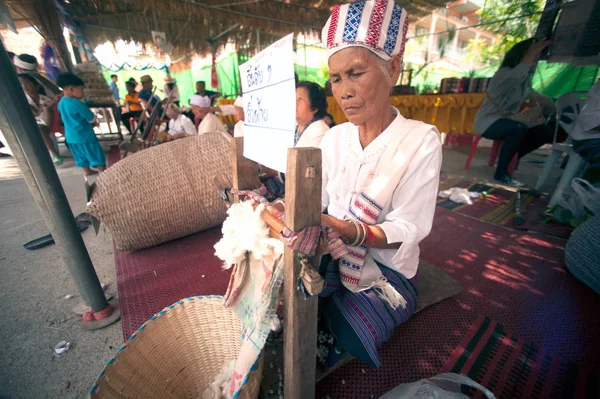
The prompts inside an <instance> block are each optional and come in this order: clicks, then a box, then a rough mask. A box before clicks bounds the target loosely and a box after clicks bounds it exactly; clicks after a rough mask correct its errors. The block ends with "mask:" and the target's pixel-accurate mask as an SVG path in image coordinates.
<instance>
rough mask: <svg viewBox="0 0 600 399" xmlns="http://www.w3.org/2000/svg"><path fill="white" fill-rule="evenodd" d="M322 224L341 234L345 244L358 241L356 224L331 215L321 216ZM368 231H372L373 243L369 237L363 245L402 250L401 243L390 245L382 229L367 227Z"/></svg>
mask: <svg viewBox="0 0 600 399" xmlns="http://www.w3.org/2000/svg"><path fill="white" fill-rule="evenodd" d="M321 224H322V225H324V226H329V227H331V228H332V229H333V230H335V231H337V232H338V233H340V235H341V236H342V239H343V240H344V241H345V242H350V243H352V242H354V241H356V227H355V226H354V224H352V223H349V222H348V221H345V220H340V219H337V218H335V217H333V216H329V215H321ZM367 229H369V230H370V233H371V239H372V242H369V237H367V238H366V239H365V242H364V243H363V245H366V246H368V247H371V248H379V249H398V248H400V245H401V243H399V242H396V243H391V244H388V241H387V236H386V235H385V232H384V231H383V229H382V228H381V227H379V226H367Z"/></svg>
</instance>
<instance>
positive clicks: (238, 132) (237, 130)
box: [233, 96, 245, 137]
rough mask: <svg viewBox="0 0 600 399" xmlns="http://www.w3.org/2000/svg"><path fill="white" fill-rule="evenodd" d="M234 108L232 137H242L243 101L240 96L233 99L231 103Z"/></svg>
mask: <svg viewBox="0 0 600 399" xmlns="http://www.w3.org/2000/svg"><path fill="white" fill-rule="evenodd" d="M233 106H234V108H235V111H234V112H235V120H236V121H237V122H236V123H235V126H234V127H233V137H244V118H245V115H244V101H243V99H242V97H241V96H238V98H236V99H235V102H234V103H233Z"/></svg>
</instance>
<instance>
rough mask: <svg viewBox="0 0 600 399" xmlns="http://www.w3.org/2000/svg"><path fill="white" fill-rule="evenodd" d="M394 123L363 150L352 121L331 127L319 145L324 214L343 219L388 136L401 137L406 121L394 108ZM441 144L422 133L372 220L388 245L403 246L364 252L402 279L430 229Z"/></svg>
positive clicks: (432, 134)
mask: <svg viewBox="0 0 600 399" xmlns="http://www.w3.org/2000/svg"><path fill="white" fill-rule="evenodd" d="M393 111H394V112H395V113H396V119H395V120H394V121H393V122H392V123H391V124H390V126H388V128H387V129H386V130H385V131H384V132H383V133H381V134H380V135H379V136H378V137H377V138H376V139H375V140H374V141H373V142H372V143H370V144H369V145H368V146H367V147H366V148H365V149H363V148H362V146H361V144H360V140H359V135H358V127H357V126H355V125H353V124H351V123H344V124H342V125H338V126H335V127H334V128H332V129H331V130H329V131H328V132H327V134H325V137H324V138H323V141H322V142H321V151H322V153H323V195H322V207H323V209H325V208H327V209H328V213H329V215H331V216H333V217H336V218H338V219H343V218H344V216H346V215H347V214H348V209H349V207H350V204H351V203H352V202H353V201H355V200H356V198H357V196H358V195H359V194H360V193H361V192H362V191H364V190H365V189H366V188H367V187H368V186H369V184H370V183H371V181H372V180H373V178H374V177H375V170H376V169H377V165H378V161H379V158H380V157H381V155H382V154H383V152H384V150H385V148H386V147H387V145H388V143H389V142H390V140H391V138H392V135H396V134H403V133H404V131H403V127H402V125H403V121H405V120H406V119H405V118H404V117H403V116H402V115H400V113H399V112H398V110H396V109H395V108H393ZM441 165H442V146H441V143H440V137H439V134H438V133H437V132H436V131H435V130H433V129H432V130H431V131H430V132H429V133H427V134H426V135H425V137H424V139H423V142H422V143H421V146H420V148H419V149H418V150H417V152H416V154H415V155H414V157H413V158H412V160H411V161H410V163H409V165H408V168H407V170H406V172H405V174H404V176H403V177H402V178H401V179H400V182H399V183H398V185H397V187H396V188H395V190H394V191H393V194H392V198H391V201H388V203H387V204H385V205H384V207H383V210H382V211H381V213H380V214H379V218H378V219H377V223H378V224H377V225H378V226H379V227H381V228H382V229H383V231H384V232H385V235H386V237H387V241H388V243H402V244H401V245H400V248H399V249H397V250H395V249H374V248H371V249H369V254H370V255H371V256H372V257H373V258H374V259H375V260H376V261H378V262H380V263H382V264H384V265H386V266H388V267H390V268H393V269H395V270H397V271H398V272H400V273H402V274H403V275H404V276H405V277H406V278H412V277H414V276H415V274H416V273H417V268H418V265H419V242H421V240H423V239H424V238H425V237H426V236H427V235H428V234H429V232H430V231H431V226H432V223H433V215H434V213H435V206H436V205H435V204H436V198H437V192H438V185H439V177H440V168H441Z"/></svg>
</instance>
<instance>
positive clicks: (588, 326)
mask: <svg viewBox="0 0 600 399" xmlns="http://www.w3.org/2000/svg"><path fill="white" fill-rule="evenodd" d="M564 245H565V241H564V240H561V239H556V238H552V237H548V236H545V235H541V234H529V233H523V232H517V231H511V230H508V229H505V228H503V227H499V226H496V225H493V224H490V223H486V222H482V221H479V220H477V219H473V218H470V217H466V216H463V215H460V214H457V213H454V212H451V211H448V210H446V209H442V208H438V209H437V210H436V216H435V219H434V224H433V229H432V231H431V234H430V235H429V236H428V237H427V238H426V239H425V240H424V241H423V242H422V243H421V245H420V248H421V257H422V258H423V259H424V260H425V261H427V262H429V263H431V264H432V265H434V266H435V267H436V268H439V269H441V270H443V271H444V272H446V273H447V274H448V275H450V276H451V277H453V278H454V279H456V280H457V281H458V282H459V283H460V285H461V286H462V287H463V290H462V291H461V293H460V294H458V295H457V296H456V297H454V298H452V299H450V300H447V301H443V302H441V303H439V304H436V305H435V306H432V307H430V308H428V309H425V310H423V311H422V312H419V313H418V314H416V315H415V316H413V317H412V318H411V319H410V320H409V321H408V322H406V323H404V324H402V325H400V326H399V327H398V328H397V329H396V331H395V333H394V335H393V336H392V338H391V339H390V341H388V342H387V343H385V344H384V345H383V347H382V348H381V351H380V353H381V358H382V367H381V368H380V369H372V368H370V367H368V366H367V365H366V364H364V363H362V362H360V361H357V360H354V361H352V362H351V363H349V364H347V365H346V366H345V367H343V368H341V369H339V370H337V371H335V372H334V373H333V374H331V375H329V376H328V377H327V378H325V380H323V381H321V382H320V383H319V384H317V395H316V397H317V398H323V397H325V396H329V397H330V398H332V399H333V398H371V397H373V398H378V397H379V396H381V395H383V394H384V393H386V392H388V391H389V390H391V389H392V388H394V387H395V386H397V385H398V384H400V383H403V382H410V381H417V380H420V379H422V378H427V377H430V376H433V375H435V374H439V373H440V372H441V371H442V369H443V366H444V365H445V364H447V362H448V360H449V359H450V358H451V356H452V355H453V353H454V352H455V350H456V348H457V347H459V346H460V345H461V341H462V340H463V339H464V337H465V336H467V334H468V332H469V330H470V329H471V327H472V325H473V323H474V322H475V321H476V319H477V318H478V317H480V315H482V314H483V315H486V316H487V317H489V318H490V319H492V320H494V321H495V322H497V323H500V324H501V325H502V326H503V327H504V328H505V329H506V331H510V332H511V333H513V334H516V335H517V336H518V337H520V339H522V340H524V342H527V343H531V344H533V345H535V347H536V348H540V350H544V351H547V353H552V354H553V355H554V356H558V357H559V358H560V359H561V360H562V361H563V362H571V363H574V364H576V365H577V369H579V370H588V369H595V368H597V365H598V364H600V340H598V339H597V332H598V331H600V319H599V318H598V317H597V314H598V310H597V309H599V308H600V296H599V295H597V294H596V293H594V292H593V291H592V290H591V289H589V288H588V287H586V286H584V285H583V284H581V283H580V282H578V281H577V280H576V279H575V278H574V277H573V276H571V275H570V274H569V272H568V271H567V269H566V268H565V266H564V264H563V258H564ZM502 392H503V387H500V386H495V387H494V393H496V394H497V395H501V394H502ZM519 395H520V394H519V392H517V394H516V396H515V398H521V397H522V398H525V396H519Z"/></svg>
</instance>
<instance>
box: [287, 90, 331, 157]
mask: <svg viewBox="0 0 600 399" xmlns="http://www.w3.org/2000/svg"><path fill="white" fill-rule="evenodd" d="M325 116H327V98H326V97H325V92H324V91H323V89H322V88H321V86H319V85H318V84H316V83H313V82H298V84H297V85H296V123H297V125H296V135H295V138H294V144H295V146H296V147H317V148H318V147H319V145H320V144H321V140H323V137H324V136H325V133H327V131H328V130H329V126H328V125H327V124H326V123H325V122H324V121H323V118H325Z"/></svg>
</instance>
